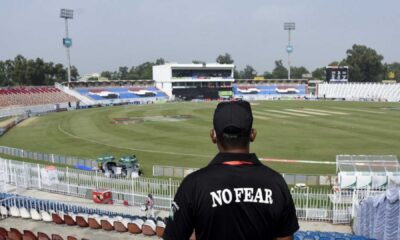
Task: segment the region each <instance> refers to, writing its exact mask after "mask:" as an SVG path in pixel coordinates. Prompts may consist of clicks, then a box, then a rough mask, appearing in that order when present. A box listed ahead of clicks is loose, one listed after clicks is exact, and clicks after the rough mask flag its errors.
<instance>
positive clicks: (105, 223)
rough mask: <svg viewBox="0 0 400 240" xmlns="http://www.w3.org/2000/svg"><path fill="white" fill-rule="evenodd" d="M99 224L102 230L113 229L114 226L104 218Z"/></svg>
mask: <svg viewBox="0 0 400 240" xmlns="http://www.w3.org/2000/svg"><path fill="white" fill-rule="evenodd" d="M100 224H101V228H103V230H106V231H112V230H114V226H113V225H111V223H110V222H109V221H107V220H104V219H103V220H101V221H100Z"/></svg>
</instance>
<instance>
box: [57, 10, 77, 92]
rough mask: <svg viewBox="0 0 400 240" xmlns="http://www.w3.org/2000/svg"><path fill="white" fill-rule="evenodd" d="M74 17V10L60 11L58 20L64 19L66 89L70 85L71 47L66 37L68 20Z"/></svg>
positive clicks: (69, 39) (70, 40) (69, 40)
mask: <svg viewBox="0 0 400 240" xmlns="http://www.w3.org/2000/svg"><path fill="white" fill-rule="evenodd" d="M73 17H74V10H71V9H64V8H63V9H61V12H60V18H64V19H65V38H63V45H64V47H65V49H66V50H67V61H68V65H67V67H68V87H69V84H70V83H71V58H70V53H69V48H70V47H71V46H72V39H71V38H69V37H68V19H72V18H73Z"/></svg>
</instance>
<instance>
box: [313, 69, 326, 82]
mask: <svg viewBox="0 0 400 240" xmlns="http://www.w3.org/2000/svg"><path fill="white" fill-rule="evenodd" d="M312 76H313V78H314V79H319V80H325V77H326V76H325V68H323V67H321V68H317V69H315V70H314V71H313V72H312Z"/></svg>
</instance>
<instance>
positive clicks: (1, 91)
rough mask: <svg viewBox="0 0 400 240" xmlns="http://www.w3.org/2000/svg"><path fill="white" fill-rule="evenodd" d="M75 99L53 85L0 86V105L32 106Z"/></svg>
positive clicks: (73, 100) (74, 100)
mask: <svg viewBox="0 0 400 240" xmlns="http://www.w3.org/2000/svg"><path fill="white" fill-rule="evenodd" d="M76 101H77V99H76V98H74V97H72V96H70V95H68V94H66V93H64V92H63V91H61V90H59V89H58V88H55V87H15V88H0V107H7V106H32V105H44V104H57V103H66V102H76Z"/></svg>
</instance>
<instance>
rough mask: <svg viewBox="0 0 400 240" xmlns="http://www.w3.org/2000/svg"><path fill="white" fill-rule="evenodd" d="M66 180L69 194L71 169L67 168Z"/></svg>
mask: <svg viewBox="0 0 400 240" xmlns="http://www.w3.org/2000/svg"><path fill="white" fill-rule="evenodd" d="M65 178H66V180H67V181H66V182H67V193H68V194H69V190H70V189H69V188H70V187H69V168H68V167H67V172H66V173H65Z"/></svg>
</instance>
